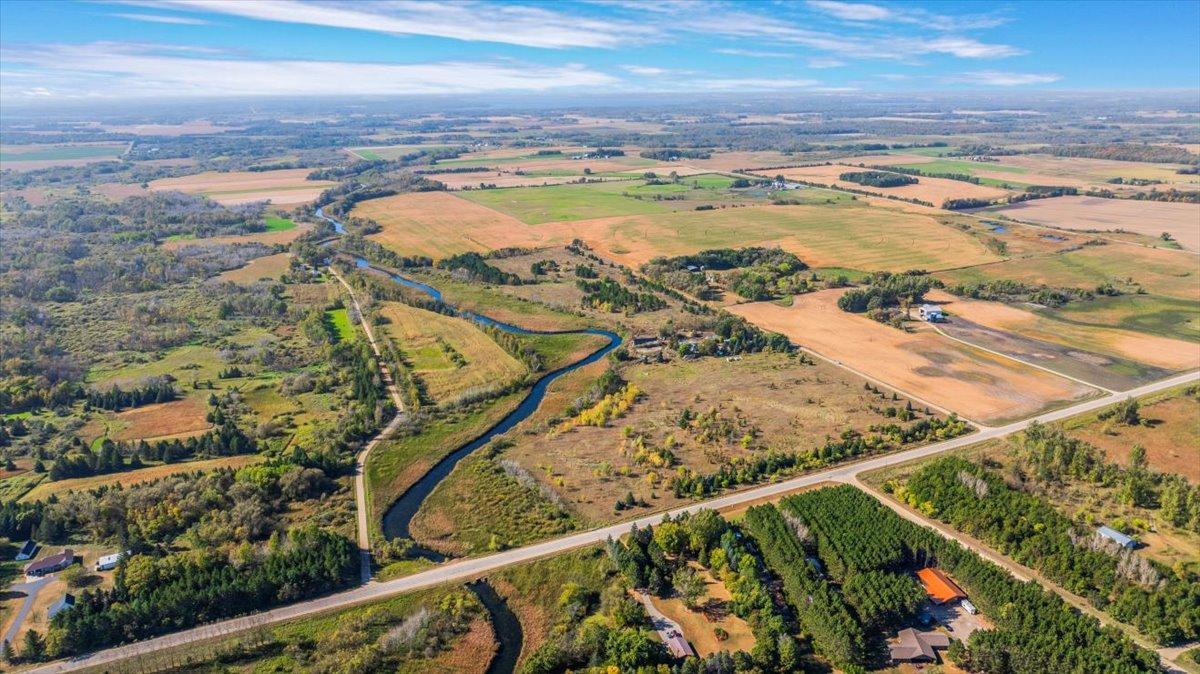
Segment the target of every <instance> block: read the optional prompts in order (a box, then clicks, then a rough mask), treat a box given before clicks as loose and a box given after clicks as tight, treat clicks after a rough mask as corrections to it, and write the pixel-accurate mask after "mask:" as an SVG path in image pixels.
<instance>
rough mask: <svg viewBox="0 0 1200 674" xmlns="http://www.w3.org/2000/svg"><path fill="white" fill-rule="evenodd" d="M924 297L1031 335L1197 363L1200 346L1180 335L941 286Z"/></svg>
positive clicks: (1160, 362) (1178, 363)
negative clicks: (1081, 318)
mask: <svg viewBox="0 0 1200 674" xmlns="http://www.w3.org/2000/svg"><path fill="white" fill-rule="evenodd" d="M928 298H929V299H930V300H931V301H934V302H938V303H939V304H942V305H943V306H944V308H945V309H946V310H947V311H949V312H950V313H951V314H952V315H954V316H961V317H963V318H965V319H967V320H968V321H971V322H973V323H978V324H980V325H984V326H987V327H989V328H996V329H998V330H1007V331H1011V332H1015V333H1018V334H1020V335H1023V336H1026V337H1030V338H1032V339H1039V340H1042V341H1046V342H1051V343H1054V344H1062V345H1064V346H1071V347H1076V348H1080V349H1087V350H1089V351H1098V352H1101V353H1111V354H1113V355H1117V356H1120V357H1122V358H1128V359H1130V360H1136V361H1139V362H1142V363H1147V364H1149V365H1154V366H1156V367H1162V368H1167V369H1170V370H1188V369H1192V368H1196V367H1200V346H1198V345H1196V344H1193V343H1190V342H1186V341H1183V340H1179V339H1170V338H1167V337H1158V336H1155V335H1147V334H1142V333H1138V332H1134V331H1132V330H1123V329H1120V328H1116V327H1102V326H1097V325H1087V324H1083V323H1077V322H1070V321H1067V320H1058V319H1056V318H1055V317H1056V316H1057V315H1058V314H1057V312H1056V310H1053V309H1047V310H1040V311H1034V310H1033V309H1032V308H1023V307H1018V306H1012V305H1008V304H1003V303H1001V302H987V301H983V300H973V299H968V298H963V297H955V296H954V295H951V294H950V293H947V292H945V291H942V290H933V291H931V292H930V293H929V295H928Z"/></svg>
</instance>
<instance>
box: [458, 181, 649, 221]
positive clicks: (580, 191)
mask: <svg viewBox="0 0 1200 674" xmlns="http://www.w3.org/2000/svg"><path fill="white" fill-rule="evenodd" d="M630 187H631V186H630V185H628V184H626V183H624V182H616V183H592V184H590V185H552V186H549V187H513V188H507V189H495V190H472V191H470V192H461V193H459V194H458V195H459V196H461V197H462V198H464V199H468V200H470V201H474V202H475V203H477V204H481V205H483V206H487V207H488V208H492V209H495V210H497V211H500V212H501V213H505V214H507V215H511V216H513V217H514V218H516V219H518V220H520V221H521V222H525V223H528V224H531V225H537V224H541V223H543V222H558V221H562V220H590V219H592V218H603V217H608V216H613V215H640V214H647V213H665V212H667V211H669V210H670V209H669V208H668V207H667V206H664V205H662V204H660V203H656V202H654V201H646V200H640V199H632V198H630V197H626V196H623V195H622V194H621V192H623V191H626V190H629V189H630ZM656 187H661V186H656Z"/></svg>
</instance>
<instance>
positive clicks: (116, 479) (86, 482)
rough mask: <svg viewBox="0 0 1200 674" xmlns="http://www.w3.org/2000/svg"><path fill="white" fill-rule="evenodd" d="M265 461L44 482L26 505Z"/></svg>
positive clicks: (206, 462)
mask: <svg viewBox="0 0 1200 674" xmlns="http://www.w3.org/2000/svg"><path fill="white" fill-rule="evenodd" d="M263 459H264V457H263V456H262V455H259V454H240V455H238V456H223V457H221V458H219V459H202V460H200V461H185V462H183V463H167V464H162V465H159V466H149V467H147V468H138V469H136V470H127V471H123V472H120V473H109V474H107V475H93V476H90V477H76V478H71V479H68V480H54V481H47V482H42V483H41V484H39V485H38V486H36V487H34V488H33V490H32V491H30V492H29V493H27V494H25V496H24V497H23V498H22V499H21V500H22V501H28V502H33V501H42V500H45V499H47V498H49V497H50V496H51V495H54V494H58V495H62V494H63V493H65V492H68V491H71V490H75V491H86V490H90V489H95V488H97V487H102V486H106V485H116V484H119V485H121V486H122V487H127V486H129V485H131V484H138V483H139V482H149V481H151V480H157V479H159V478H162V477H166V476H168V475H175V474H176V473H190V472H193V471H202V472H206V471H210V470H216V469H218V468H232V469H234V470H236V469H238V468H241V467H243V466H250V465H253V464H256V463H259V462H261V461H263Z"/></svg>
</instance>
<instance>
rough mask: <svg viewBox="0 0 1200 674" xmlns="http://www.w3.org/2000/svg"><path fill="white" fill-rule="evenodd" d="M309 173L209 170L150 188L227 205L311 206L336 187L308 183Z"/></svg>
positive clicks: (320, 182)
mask: <svg viewBox="0 0 1200 674" xmlns="http://www.w3.org/2000/svg"><path fill="white" fill-rule="evenodd" d="M309 173H312V169H282V170H278V171H230V172H220V171H207V172H205V173H198V174H196V175H190V176H181V177H178V178H160V179H158V180H154V181H152V182H151V183H150V189H152V190H156V191H160V192H165V191H171V190H176V191H179V192H186V193H188V194H199V195H203V196H206V197H208V198H210V199H212V200H213V201H215V202H217V203H219V204H223V205H226V206H234V205H237V204H246V203H251V202H255V201H270V202H271V203H272V204H275V205H289V206H290V205H294V204H304V203H308V202H310V201H312V200H313V199H316V198H317V196H318V195H320V194H321V192H322V191H324V190H325V189H327V188H329V187H332V186H333V185H336V184H337V183H335V182H332V181H329V180H309V179H308V178H307V176H308V174H309Z"/></svg>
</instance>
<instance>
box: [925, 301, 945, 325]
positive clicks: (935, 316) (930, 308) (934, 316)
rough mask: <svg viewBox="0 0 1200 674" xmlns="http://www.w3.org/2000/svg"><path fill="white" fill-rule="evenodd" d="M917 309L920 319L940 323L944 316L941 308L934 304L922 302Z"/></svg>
mask: <svg viewBox="0 0 1200 674" xmlns="http://www.w3.org/2000/svg"><path fill="white" fill-rule="evenodd" d="M918 311H919V312H920V314H921V320H923V321H928V322H930V323H940V322H941V321H942V320H944V319H945V318H946V316H945V314H943V313H942V308H941V307H939V306H937V305H936V304H922V305H921V308H920V309H919V310H918Z"/></svg>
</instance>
